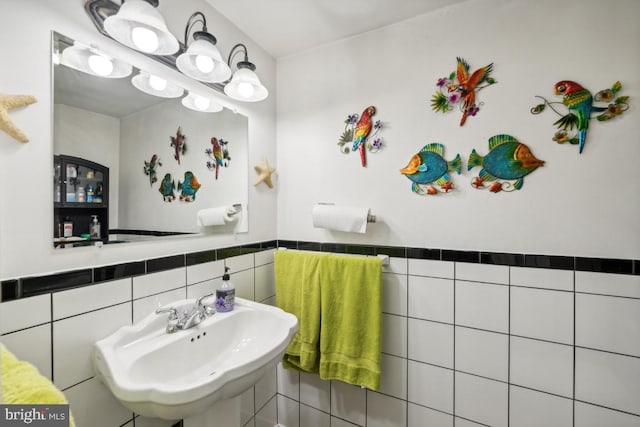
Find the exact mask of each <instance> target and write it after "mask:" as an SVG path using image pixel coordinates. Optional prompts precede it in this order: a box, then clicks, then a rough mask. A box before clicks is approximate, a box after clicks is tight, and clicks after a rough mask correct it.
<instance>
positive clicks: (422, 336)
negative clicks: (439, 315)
mask: <svg viewBox="0 0 640 427" xmlns="http://www.w3.org/2000/svg"><path fill="white" fill-rule="evenodd" d="M408 339H409V359H412V360H417V361H418V362H424V363H430V364H432V365H438V366H442V367H444V368H453V325H447V324H444V323H436V322H430V321H428V320H420V319H409V333H408Z"/></svg>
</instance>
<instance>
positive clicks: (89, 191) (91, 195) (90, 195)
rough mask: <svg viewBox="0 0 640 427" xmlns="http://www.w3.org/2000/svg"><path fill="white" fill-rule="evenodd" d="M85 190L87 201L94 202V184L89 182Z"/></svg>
mask: <svg viewBox="0 0 640 427" xmlns="http://www.w3.org/2000/svg"><path fill="white" fill-rule="evenodd" d="M85 191H86V193H87V203H93V201H94V200H93V199H94V193H93V185H91V184H87V188H86V190H85Z"/></svg>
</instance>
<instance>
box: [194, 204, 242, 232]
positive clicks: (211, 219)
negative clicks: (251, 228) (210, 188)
mask: <svg viewBox="0 0 640 427" xmlns="http://www.w3.org/2000/svg"><path fill="white" fill-rule="evenodd" d="M237 220H238V215H236V210H235V209H234V208H233V207H232V206H221V207H217V208H210V209H202V210H199V211H198V225H200V226H203V227H208V226H212V225H225V224H230V223H232V222H235V221H237Z"/></svg>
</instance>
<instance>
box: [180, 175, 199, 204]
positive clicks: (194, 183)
mask: <svg viewBox="0 0 640 427" xmlns="http://www.w3.org/2000/svg"><path fill="white" fill-rule="evenodd" d="M200 186H201V184H200V183H199V182H198V179H197V178H196V176H195V175H194V174H193V172H191V171H187V172H185V173H184V182H180V181H178V191H181V193H180V200H184V201H185V202H193V201H194V200H195V199H196V193H197V192H198V190H199V189H200Z"/></svg>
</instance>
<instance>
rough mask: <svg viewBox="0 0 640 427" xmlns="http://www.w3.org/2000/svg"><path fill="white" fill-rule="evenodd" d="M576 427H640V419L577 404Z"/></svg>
mask: <svg viewBox="0 0 640 427" xmlns="http://www.w3.org/2000/svg"><path fill="white" fill-rule="evenodd" d="M575 410H576V415H575V427H603V426H611V427H614V426H615V427H640V417H638V416H634V415H631V414H625V413H623V412H619V411H614V410H611V409H607V408H602V407H600V406H595V405H589V404H588V403H583V402H576V405H575Z"/></svg>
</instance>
